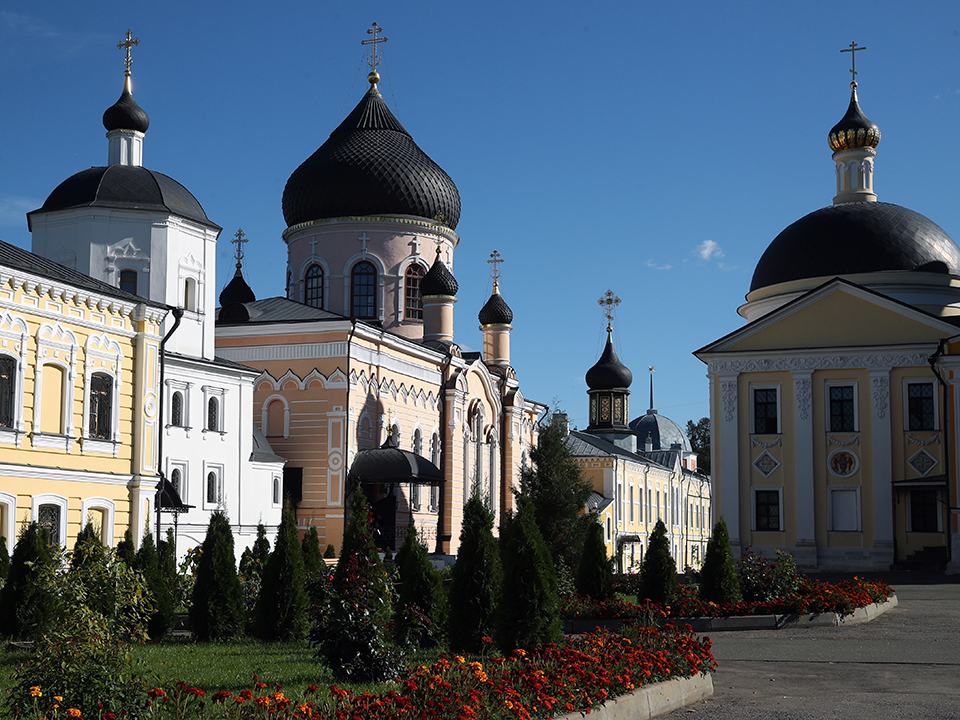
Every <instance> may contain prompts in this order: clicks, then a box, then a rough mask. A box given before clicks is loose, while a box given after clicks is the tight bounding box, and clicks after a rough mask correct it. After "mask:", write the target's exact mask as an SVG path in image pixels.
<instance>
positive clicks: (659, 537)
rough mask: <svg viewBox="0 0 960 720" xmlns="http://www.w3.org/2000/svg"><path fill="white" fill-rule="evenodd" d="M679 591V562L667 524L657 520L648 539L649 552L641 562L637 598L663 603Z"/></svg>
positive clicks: (671, 598)
mask: <svg viewBox="0 0 960 720" xmlns="http://www.w3.org/2000/svg"><path fill="white" fill-rule="evenodd" d="M679 592H680V581H679V580H677V563H676V562H675V561H674V559H673V556H672V555H671V554H670V539H669V538H668V537H667V526H666V525H664V524H663V520H657V524H656V525H654V527H653V532H652V533H650V539H649V540H648V541H647V554H646V555H644V557H643V562H642V563H641V564H640V580H639V582H638V584H637V599H638V600H644V599H647V600H652V601H653V602H656V603H661V604H663V603H669V602H670V601H672V600H673V598H674V597H676V595H677V593H679Z"/></svg>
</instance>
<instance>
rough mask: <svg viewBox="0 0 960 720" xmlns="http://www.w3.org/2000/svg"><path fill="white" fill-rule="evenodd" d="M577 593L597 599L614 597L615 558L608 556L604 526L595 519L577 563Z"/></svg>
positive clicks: (588, 528) (590, 526) (589, 527)
mask: <svg viewBox="0 0 960 720" xmlns="http://www.w3.org/2000/svg"><path fill="white" fill-rule="evenodd" d="M576 583H577V593H578V594H580V595H589V596H590V597H592V598H593V599H595V600H606V599H608V598H611V597H613V558H610V557H607V546H606V543H604V542H603V526H602V525H601V524H600V523H599V522H598V521H597V520H594V521H593V522H591V523H590V525H589V526H588V527H587V538H586V541H585V542H584V544H583V553H582V554H581V555H580V562H579V564H578V565H577V575H576Z"/></svg>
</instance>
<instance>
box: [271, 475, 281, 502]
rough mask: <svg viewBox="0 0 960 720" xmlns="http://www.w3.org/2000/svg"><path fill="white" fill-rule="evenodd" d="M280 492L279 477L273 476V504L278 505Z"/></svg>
mask: <svg viewBox="0 0 960 720" xmlns="http://www.w3.org/2000/svg"><path fill="white" fill-rule="evenodd" d="M280 499H281V492H280V478H279V477H277V476H274V478H273V504H274V506H278V505H280Z"/></svg>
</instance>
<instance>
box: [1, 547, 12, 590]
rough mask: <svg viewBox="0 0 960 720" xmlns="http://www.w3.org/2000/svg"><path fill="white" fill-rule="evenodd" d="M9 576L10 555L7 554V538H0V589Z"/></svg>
mask: <svg viewBox="0 0 960 720" xmlns="http://www.w3.org/2000/svg"><path fill="white" fill-rule="evenodd" d="M9 574H10V553H9V552H7V538H5V537H0V587H2V586H3V583H5V582H6V581H7V576H8V575H9Z"/></svg>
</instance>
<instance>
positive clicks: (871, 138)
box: [827, 83, 880, 152]
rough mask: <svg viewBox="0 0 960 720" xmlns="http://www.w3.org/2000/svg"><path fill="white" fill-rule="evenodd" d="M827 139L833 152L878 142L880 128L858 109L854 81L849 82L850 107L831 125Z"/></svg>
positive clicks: (869, 146) (870, 145)
mask: <svg viewBox="0 0 960 720" xmlns="http://www.w3.org/2000/svg"><path fill="white" fill-rule="evenodd" d="M827 141H828V142H829V143H830V149H831V150H833V151H834V152H839V151H840V150H855V149H857V148H875V147H876V146H877V145H879V144H880V128H879V127H877V125H876V123H873V122H870V120H868V119H867V116H866V115H864V114H863V111H862V110H860V103H859V102H857V84H856V83H852V84H851V92H850V107H848V108H847V114H846V115H844V116H843V119H842V120H841V121H840V122H838V123H837V124H836V125H834V126H833V129H832V130H831V131H830V135H829V136H828V138H827Z"/></svg>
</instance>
